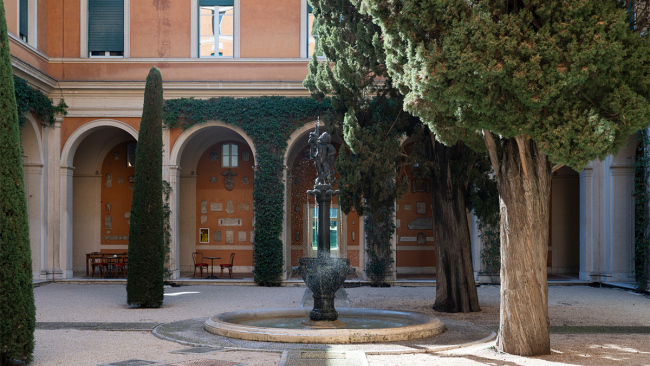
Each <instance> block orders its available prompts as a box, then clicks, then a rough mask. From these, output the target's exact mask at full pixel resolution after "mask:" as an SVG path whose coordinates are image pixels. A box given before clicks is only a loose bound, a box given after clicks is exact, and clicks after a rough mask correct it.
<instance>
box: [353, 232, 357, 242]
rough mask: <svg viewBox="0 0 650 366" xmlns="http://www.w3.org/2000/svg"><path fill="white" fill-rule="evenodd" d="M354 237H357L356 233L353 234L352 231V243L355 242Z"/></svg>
mask: <svg viewBox="0 0 650 366" xmlns="http://www.w3.org/2000/svg"><path fill="white" fill-rule="evenodd" d="M356 236H357V235H356V233H355V232H354V230H352V241H355V239H356Z"/></svg>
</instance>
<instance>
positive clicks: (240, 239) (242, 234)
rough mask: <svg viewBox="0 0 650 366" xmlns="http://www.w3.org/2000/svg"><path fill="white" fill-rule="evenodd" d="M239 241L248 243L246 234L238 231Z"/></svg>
mask: <svg viewBox="0 0 650 366" xmlns="http://www.w3.org/2000/svg"><path fill="white" fill-rule="evenodd" d="M237 241H246V232H245V231H238V232H237Z"/></svg>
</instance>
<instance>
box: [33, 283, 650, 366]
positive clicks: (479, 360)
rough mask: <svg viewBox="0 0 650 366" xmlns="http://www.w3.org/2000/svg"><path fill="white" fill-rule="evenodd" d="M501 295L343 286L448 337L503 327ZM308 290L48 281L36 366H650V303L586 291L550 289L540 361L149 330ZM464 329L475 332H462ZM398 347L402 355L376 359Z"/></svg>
mask: <svg viewBox="0 0 650 366" xmlns="http://www.w3.org/2000/svg"><path fill="white" fill-rule="evenodd" d="M499 290H500V289H499V287H498V286H481V287H479V288H478V293H479V300H480V303H481V308H482V310H481V312H479V313H471V314H443V313H436V312H435V311H433V310H432V309H431V306H432V305H433V301H434V298H435V287H391V288H371V287H358V288H348V289H345V291H346V294H347V298H348V301H349V303H350V306H351V307H367V308H380V309H389V310H409V311H417V312H422V313H427V314H433V315H436V316H438V317H440V318H441V319H443V321H444V320H445V319H446V320H447V321H448V323H449V324H450V326H449V331H448V334H443V335H444V336H446V337H449V336H450V335H451V334H452V333H453V332H454V331H459V332H460V333H463V332H465V333H468V332H476V334H471V335H474V336H478V335H481V337H479V338H483V339H484V335H486V334H489V333H490V329H493V330H496V329H497V328H498V322H499ZM304 292H305V287H279V288H265V287H253V286H215V285H196V286H183V287H174V288H171V287H170V288H166V289H165V302H164V306H163V307H162V308H160V309H134V308H130V307H129V306H127V305H126V289H125V286H124V285H122V284H109V285H97V284H93V285H74V284H59V283H50V284H45V285H42V286H39V287H36V288H35V289H34V293H35V297H36V308H37V330H36V350H35V354H34V362H33V365H48V366H50V365H51V366H55V365H56V366H59V365H71V366H72V365H84V366H86V365H89V366H94V365H111V366H136V365H157V366H162V365H175V366H190V365H195V366H196V365H201V366H235V365H246V366H252V365H280V366H289V365H295V366H300V365H331V366H338V365H370V366H377V365H408V366H417V365H507V366H514V365H650V298H649V297H647V296H642V295H638V294H635V293H632V292H628V291H626V290H620V289H610V288H592V287H587V286H550V287H549V315H550V320H551V348H552V354H551V355H548V356H541V357H531V358H527V357H518V356H511V355H507V354H500V353H498V352H497V351H495V350H494V349H493V347H492V346H493V345H494V341H490V342H482V343H480V344H477V345H473V346H465V347H461V348H458V349H452V350H446V351H436V350H435V349H432V348H430V347H428V346H430V345H431V344H434V343H435V342H436V340H423V341H422V342H421V345H420V346H418V345H417V344H408V345H407V346H408V347H406V348H399V347H398V348H399V349H397V348H395V347H396V345H394V344H384V345H381V344H380V345H375V346H372V347H366V348H364V347H360V348H350V347H348V348H341V347H336V346H324V347H322V348H320V349H309V348H308V347H301V346H295V345H293V346H291V345H286V346H283V345H275V346H273V347H257V346H255V345H254V344H253V343H254V342H249V344H246V345H244V346H241V347H240V346H238V347H227V346H223V344H221V345H220V344H219V343H218V342H213V343H211V346H209V347H192V346H189V345H185V344H181V343H177V342H172V341H169V340H165V339H161V338H158V337H156V336H155V335H154V334H153V332H152V330H153V329H154V328H156V329H162V328H163V327H164V326H162V325H161V324H166V323H171V322H177V323H179V324H183V323H187V324H193V322H194V323H196V322H197V321H198V322H199V323H200V320H201V318H203V319H207V318H208V317H209V316H212V315H214V314H217V313H221V312H227V311H235V310H251V309H258V308H279V307H299V306H300V305H301V302H302V299H303V295H304ZM192 319H198V320H194V321H193V320H192ZM467 322H469V323H472V324H473V325H472V324H470V326H467V327H465V328H463V324H465V325H467ZM197 324H198V323H197ZM463 329H467V330H466V331H465V330H463ZM197 332H198V331H197ZM481 332H482V333H481ZM479 333H480V334H479ZM465 335H467V334H465ZM461 338H462V337H461ZM470 338H471V337H470ZM447 339H449V338H447ZM459 339H460V338H459ZM468 339H469V338H468ZM459 343H463V341H459ZM251 344H253V345H251ZM373 347H374V348H373ZM391 347H393V348H394V349H396V351H395V352H396V353H397V354H385V353H382V352H380V351H377V352H376V350H377V349H380V350H382V349H383V350H386V349H390V348H391ZM395 352H394V353H395Z"/></svg>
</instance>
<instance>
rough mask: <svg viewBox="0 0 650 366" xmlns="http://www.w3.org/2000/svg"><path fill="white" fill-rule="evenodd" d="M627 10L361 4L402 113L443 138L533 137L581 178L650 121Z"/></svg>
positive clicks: (496, 0)
mask: <svg viewBox="0 0 650 366" xmlns="http://www.w3.org/2000/svg"><path fill="white" fill-rule="evenodd" d="M625 4H626V2H625V1H614V0H612V1H580V0H568V1H567V0H531V1H526V2H524V1H521V0H515V1H505V0H485V1H466V0H451V1H450V0H438V1H436V0H393V1H383V0H357V1H355V5H357V6H358V7H359V8H360V10H361V12H362V13H366V14H370V15H371V16H372V17H373V19H374V21H375V22H376V23H377V24H379V25H380V26H381V27H382V31H383V36H384V37H383V41H384V47H385V50H386V54H387V56H386V67H387V68H388V71H389V74H390V76H391V77H392V78H393V82H394V83H395V84H396V85H397V86H399V88H400V90H401V91H402V93H403V94H404V95H405V102H404V106H405V109H406V110H407V111H408V112H410V113H412V114H414V115H416V116H419V117H420V118H422V119H423V120H424V121H425V122H427V123H429V124H430V125H431V126H432V129H433V130H434V131H435V132H436V133H437V135H438V137H439V138H441V139H443V140H446V141H445V142H447V143H450V142H453V140H454V138H455V137H456V136H457V130H456V128H457V127H462V128H465V129H466V130H468V131H481V130H489V131H492V133H494V134H497V135H500V136H501V137H503V138H511V137H516V136H524V137H529V138H531V139H532V140H534V141H535V142H536V143H537V144H538V145H539V146H540V149H541V152H542V153H544V154H546V155H548V157H549V159H550V160H551V161H552V162H553V163H555V164H564V165H568V166H570V167H572V168H573V169H576V170H581V169H582V167H584V166H585V165H586V164H587V163H588V162H589V161H590V160H593V159H595V158H599V157H604V156H605V155H606V154H610V153H612V154H615V153H616V152H617V150H618V148H619V147H620V146H621V145H622V144H623V143H624V142H625V141H626V139H627V137H628V136H629V135H630V134H631V133H634V132H635V131H637V130H638V129H640V128H643V127H646V126H648V124H649V123H650V120H649V117H650V104H649V103H648V98H649V97H650V67H649V66H650V45H649V44H648V41H647V38H646V35H644V34H639V33H641V31H645V30H644V29H637V31H638V32H635V30H634V29H633V26H634V23H633V22H631V20H630V19H631V18H634V16H631V15H630V14H631V12H632V13H633V12H634V10H633V9H632V10H628V8H626V7H625ZM644 16H645V15H644ZM637 23H638V22H637ZM644 24H645V23H644ZM451 116H453V117H455V118H452V117H451Z"/></svg>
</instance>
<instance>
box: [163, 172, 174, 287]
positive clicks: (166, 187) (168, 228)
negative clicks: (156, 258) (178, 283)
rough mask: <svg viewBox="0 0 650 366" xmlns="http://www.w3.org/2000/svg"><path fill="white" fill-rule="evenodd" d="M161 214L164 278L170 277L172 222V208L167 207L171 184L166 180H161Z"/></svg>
mask: <svg viewBox="0 0 650 366" xmlns="http://www.w3.org/2000/svg"><path fill="white" fill-rule="evenodd" d="M162 189H163V216H164V219H165V222H164V225H163V232H164V234H163V237H164V242H165V245H164V250H165V275H164V276H163V277H164V278H165V279H166V280H169V279H171V278H172V270H171V267H172V263H171V242H172V224H171V221H170V218H171V213H172V209H171V207H169V197H170V196H171V193H172V186H171V185H170V184H169V182H168V181H166V180H163V186H162Z"/></svg>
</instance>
